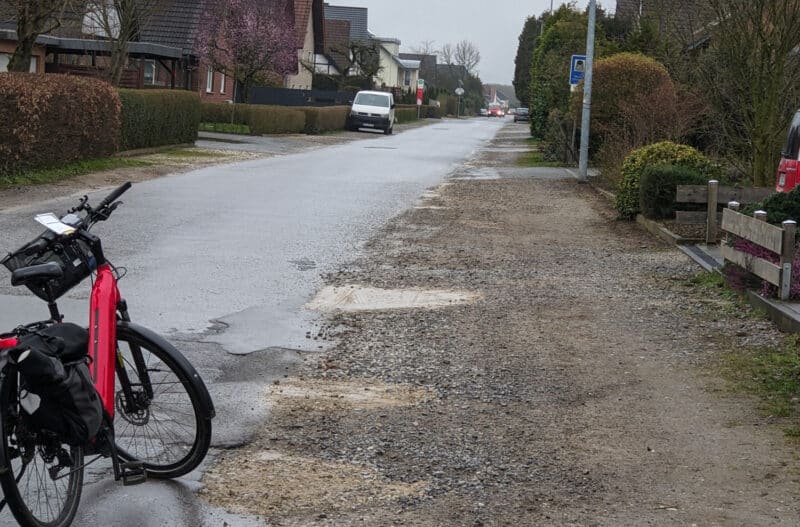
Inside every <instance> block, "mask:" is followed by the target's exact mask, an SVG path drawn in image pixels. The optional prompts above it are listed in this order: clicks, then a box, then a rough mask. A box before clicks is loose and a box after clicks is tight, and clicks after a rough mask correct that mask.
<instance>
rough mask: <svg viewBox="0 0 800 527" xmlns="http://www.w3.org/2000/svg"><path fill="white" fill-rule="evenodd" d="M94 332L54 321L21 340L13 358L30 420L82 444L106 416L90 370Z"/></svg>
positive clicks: (90, 436) (23, 402)
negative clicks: (91, 337)
mask: <svg viewBox="0 0 800 527" xmlns="http://www.w3.org/2000/svg"><path fill="white" fill-rule="evenodd" d="M88 344H89V332H88V331H86V330H85V329H84V328H82V327H80V326H78V325H76V324H54V325H52V326H49V327H47V328H45V329H43V330H41V331H37V332H35V333H31V334H29V335H25V336H23V337H21V338H20V342H19V345H17V346H16V347H15V348H14V349H13V350H11V353H10V354H9V355H10V358H11V359H12V361H13V362H15V363H16V365H17V370H18V371H19V374H20V381H21V383H20V406H22V410H23V411H22V414H23V418H24V419H25V421H26V422H27V423H28V424H29V425H31V426H32V427H33V428H34V429H36V430H45V431H49V432H51V433H53V434H55V435H57V436H58V437H59V438H60V439H61V440H62V441H63V442H65V443H68V444H71V445H83V444H85V443H87V442H88V441H89V440H90V439H91V438H93V437H94V436H95V435H96V434H97V432H98V430H99V429H100V424H101V423H102V420H103V405H102V402H101V400H100V396H99V395H98V393H97V390H96V389H95V387H94V384H93V383H92V378H91V375H90V374H89V368H88V362H89V358H88V356H87V350H88Z"/></svg>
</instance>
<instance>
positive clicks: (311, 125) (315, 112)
mask: <svg viewBox="0 0 800 527" xmlns="http://www.w3.org/2000/svg"><path fill="white" fill-rule="evenodd" d="M299 110H302V111H303V112H305V114H306V126H305V128H304V129H303V131H304V132H305V133H307V134H321V133H323V132H332V131H334V130H344V127H345V125H346V124H347V115H348V114H349V113H350V107H349V106H323V107H311V106H304V107H301V108H299Z"/></svg>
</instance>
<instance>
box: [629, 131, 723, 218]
mask: <svg viewBox="0 0 800 527" xmlns="http://www.w3.org/2000/svg"><path fill="white" fill-rule="evenodd" d="M664 164H670V165H676V166H681V167H686V168H690V169H693V170H695V171H696V172H697V173H698V174H699V175H700V176H702V177H703V178H705V179H706V181H708V180H709V179H720V177H721V175H722V170H721V169H720V167H719V165H716V164H714V163H712V162H711V161H710V160H709V159H708V158H707V157H706V156H704V155H703V154H701V153H700V152H698V151H697V150H695V149H694V148H692V147H691V146H687V145H679V144H676V143H672V142H669V141H663V142H661V143H655V144H652V145H648V146H645V147H642V148H639V149H637V150H634V151H633V152H631V153H630V154H629V155H628V157H626V158H625V161H624V162H623V163H622V180H621V181H620V184H619V188H618V189H617V196H616V208H617V212H619V216H620V218H624V219H631V218H633V217H634V216H635V215H636V214H637V213H638V212H639V181H640V179H641V176H642V173H643V172H644V170H645V169H646V168H647V167H649V166H654V165H664Z"/></svg>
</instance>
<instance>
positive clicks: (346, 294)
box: [306, 285, 483, 312]
mask: <svg viewBox="0 0 800 527" xmlns="http://www.w3.org/2000/svg"><path fill="white" fill-rule="evenodd" d="M482 298H483V295H481V294H480V293H475V292H469V291H453V290H445V289H379V288H375V287H364V286H358V285H348V286H342V287H334V286H328V287H325V288H323V289H322V290H321V291H320V292H319V293H317V295H316V296H315V297H314V298H313V299H312V300H311V302H309V303H308V304H307V305H306V307H307V308H308V309H312V310H314V311H322V312H331V311H385V310H393V309H436V308H441V307H447V306H454V305H459V304H467V303H473V302H477V301H478V300H480V299H482Z"/></svg>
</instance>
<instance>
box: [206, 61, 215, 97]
mask: <svg viewBox="0 0 800 527" xmlns="http://www.w3.org/2000/svg"><path fill="white" fill-rule="evenodd" d="M213 91H214V70H213V69H212V68H210V67H209V68H208V73H206V93H211V92H213Z"/></svg>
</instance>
